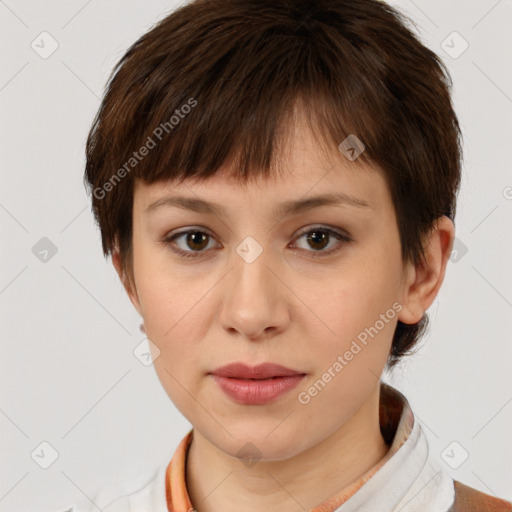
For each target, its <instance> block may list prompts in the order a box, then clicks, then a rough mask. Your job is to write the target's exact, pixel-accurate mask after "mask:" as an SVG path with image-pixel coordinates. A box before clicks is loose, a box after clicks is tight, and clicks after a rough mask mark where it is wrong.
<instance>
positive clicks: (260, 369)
mask: <svg viewBox="0 0 512 512" xmlns="http://www.w3.org/2000/svg"><path fill="white" fill-rule="evenodd" d="M211 375H212V378H213V379H214V380H215V382H217V384H218V385H219V386H220V388H221V389H222V391H224V392H225V393H226V394H227V395H228V396H230V397H231V398H232V399H234V400H235V401H236V402H239V403H242V404H247V405H261V404H265V403H268V402H271V401H273V400H276V399H277V398H278V397H280V396H281V395H283V394H284V393H286V392H288V391H290V390H291V389H293V388H294V387H296V386H297V385H298V384H299V382H300V381H301V380H302V379H303V378H304V376H305V374H304V373H300V372H297V371H295V370H291V369H289V368H285V367H284V366H281V365H278V364H274V363H263V364H260V365H258V366H254V367H251V366H247V365H246V364H244V363H233V364H229V365H226V366H223V367H221V368H218V369H217V370H214V371H213V372H211Z"/></svg>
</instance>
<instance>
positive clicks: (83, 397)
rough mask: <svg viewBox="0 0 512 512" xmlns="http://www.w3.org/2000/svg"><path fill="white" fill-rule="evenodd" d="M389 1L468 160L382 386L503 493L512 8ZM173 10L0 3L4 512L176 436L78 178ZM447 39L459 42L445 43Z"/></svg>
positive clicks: (165, 448) (511, 320)
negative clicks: (425, 293) (404, 351)
mask: <svg viewBox="0 0 512 512" xmlns="http://www.w3.org/2000/svg"><path fill="white" fill-rule="evenodd" d="M391 3H392V4H393V5H396V6H399V7H401V8H403V9H404V10H405V11H406V12H407V13H408V14H409V15H410V16H411V17H412V18H413V20H415V22H416V23H417V26H418V29H419V30H420V34H421V38H422V40H423V41H424V43H425V44H427V45H428V46H429V47H430V48H432V49H433V50H434V51H436V52H437V53H438V54H440V55H441V56H442V57H443V59H444V61H445V62H446V63H447V64H448V66H449V69H450V71H451V74H452V77H453V80H454V100H455V107H456V110H457V112H458V115H459V119H460V122H461V124H462V128H463V132H464V136H465V164H464V178H463V185H462V191H461V194H460V196H459V210H458V214H457V219H456V234H457V238H458V239H459V240H460V244H459V247H462V250H460V251H459V252H458V255H457V257H455V255H454V257H453V261H451V262H450V263H449V265H448V269H447V276H446V278H445V283H444V285H443V288H442V290H441V292H440V294H439V296H438V298H437V299H436V301H435V303H434V305H433V306H432V307H431V308H430V310H429V312H430V314H431V317H432V328H431V331H430V334H429V336H428V338H427V339H426V340H425V343H424V346H423V348H422V350H421V351H420V352H419V354H418V355H417V356H416V357H415V358H414V359H412V360H410V361H408V362H407V363H404V364H401V365H400V367H399V368H398V369H397V370H396V372H395V375H394V376H391V377H388V379H387V380H388V381H390V382H391V383H392V384H394V385H395V386H396V387H398V388H399V389H400V390H401V391H403V392H404V393H405V395H406V396H407V397H408V399H409V401H410V403H411V405H412V407H413V410H414V411H415V413H416V414H417V417H418V419H419V420H420V421H421V423H422V425H423V427H424V429H425V431H426V434H427V436H428V438H429V442H430V445H431V448H432V450H433V452H434V453H435V454H436V456H437V457H438V458H439V461H440V462H441V464H444V466H445V467H446V468H447V470H448V471H449V472H450V473H451V474H452V475H453V476H454V477H455V478H456V479H459V480H461V481H463V482H465V483H466V484H468V485H471V486H473V487H476V488H477V489H480V490H482V491H484V492H486V493H489V494H497V495H499V496H502V497H506V498H508V499H512V471H511V462H510V461H511V460H512V441H511V440H510V432H512V376H511V371H510V368H511V361H512V358H511V356H512V343H511V339H510V332H511V330H512V273H511V271H510V264H511V254H512V236H511V234H512V230H511V228H510V225H511V221H512V174H511V171H510V169H511V167H510V160H509V150H510V141H511V140H512V137H511V135H512V133H511V132H512V130H511V125H512V116H511V113H512V99H511V97H512V80H511V74H512V72H511V69H512V66H511V60H510V57H511V50H510V49H511V48H512V30H511V21H512V2H511V1H510V0H501V1H497V2H494V1H489V2H486V1H476V0H473V1H470V2H468V1H462V0H459V1H452V2H445V1H440V0H436V1H432V0H431V1H428V2H427V1H426V0H416V2H413V1H410V0H404V1H400V2H391ZM176 6H177V3H174V2H171V1H163V0H158V1H155V0H154V1H151V2H148V1H142V0H130V1H126V0H125V1H121V0H108V1H99V0H90V1H88V2H87V1H83V0H73V1H68V2H60V1H55V0H52V1H45V2H38V1H34V0H32V1H20V0H6V1H0V38H1V47H2V65H1V69H0V106H1V135H0V140H1V143H0V146H1V147H0V151H1V154H0V155H1V159H0V162H1V171H2V174H1V180H2V181H1V187H0V221H1V240H2V243H1V275H0V307H1V318H0V320H1V348H0V354H1V374H0V375H1V394H0V432H1V434H0V454H1V460H0V510H1V511H9V512H11V511H22V510H23V511H26V510H32V511H34V512H38V511H45V510H51V509H52V508H53V509H54V510H64V508H65V506H66V505H67V504H71V503H73V502H75V501H77V500H79V499H83V498H84V497H85V496H91V495H93V494H94V493H95V492H96V490H97V489H98V488H99V487H101V486H103V485H104V484H105V483H106V482H112V481H113V480H117V479H119V480H124V479H126V478H130V477H131V476H133V475H136V474H137V473H139V472H140V471H142V470H146V469H147V468H151V467H153V466H156V465H158V464H161V463H164V462H167V461H168V460H170V458H171V456H172V454H173V453H174V450H175V448H176V446H177V445H178V443H179V441H180V440H181V439H182V437H183V436H184V435H185V433H186V432H187V431H188V430H189V428H190V425H189V423H188V422H187V421H186V420H185V419H184V418H182V417H181V415H180V413H179V412H178V411H177V410H176V409H175V407H174V406H173V404H172V403H171V401H170V400H169V399H168V398H167V395H166V394H165V393H164V391H163V389H162V388H161V386H160V383H159V381H158V379H157V377H156V375H155V373H154V370H153V368H152V367H151V366H149V367H146V366H144V365H143V364H141V362H140V361H139V360H138V359H137V358H136V357H134V355H133V353H132V351H133V350H134V348H135V347H136V346H137V345H138V344H139V343H140V342H141V340H143V338H144V336H143V335H141V333H140V332H139V329H138V327H139V322H140V319H139V318H138V315H137V313H136V311H135V310H134V309H133V307H132V305H131V303H130V302H129V300H128V298H127V297H126V296H125V293H124V291H123V289H122V287H121V285H120V283H119V282H118V279H117V275H116V274H115V271H114V269H113V267H112V265H111V263H110V260H109V261H105V260H104V259H103V256H102V253H101V247H100V237H99V232H98V231H97V229H96V227H95V225H94V223H93V218H92V215H91V213H90V205H89V201H88V198H87V196H86V194H85V191H84V187H83V185H82V174H83V168H84V145H85V139H86V135H87V133H88V130H89V128H90V124H91V122H92V119H93V116H94V114H95V113H96V110H97V108H98V106H99V102H100V97H101V95H102V92H103V87H104V85H105V82H106V80H107V76H108V74H109V72H110V70H111V69H112V67H113V66H114V64H115V63H116V62H117V60H118V59H119V58H120V57H121V56H122V54H123V53H124V51H125V50H126V49H127V48H128V47H129V45H130V44H131V43H132V42H134V41H135V40H136V39H137V38H138V37H139V36H140V35H142V34H143V33H144V32H146V31H147V30H148V29H149V28H150V27H151V26H152V25H153V24H154V23H155V22H156V21H158V20H160V19H161V18H162V17H164V16H165V15H166V14H167V13H168V12H170V11H172V10H173V9H174V8H175V7H176ZM43 31H47V32H48V33H49V34H51V36H52V37H53V38H54V39H55V40H56V41H57V42H58V45H59V46H58V49H57V50H56V51H55V52H54V53H53V54H52V55H51V56H50V57H48V58H46V59H43V58H41V57H40V55H39V54H38V53H36V52H35V51H34V50H33V49H32V47H31V43H32V41H34V40H35V41H36V43H37V42H38V41H40V37H41V36H39V35H40V34H41V32H43ZM453 31H457V32H458V33H459V34H460V35H461V36H462V37H463V38H464V39H465V40H466V41H467V42H468V43H469V48H468V49H467V50H466V51H465V52H464V53H462V55H460V56H459V57H458V58H452V57H450V56H449V55H447V53H446V52H445V51H444V49H443V47H442V46H441V45H442V42H443V41H445V40H446V38H447V37H448V36H450V34H451V33H452V32H453ZM450 41H454V42H453V43H451V42H450ZM38 44H39V45H40V46H42V43H40V42H39V43H38ZM445 44H450V45H452V46H453V49H452V52H453V51H457V50H458V49H460V48H461V46H460V41H457V40H456V39H455V40H454V39H453V36H450V37H449V39H448V40H447V43H445ZM45 45H46V46H45V48H49V46H48V40H47V41H46V43H45ZM507 48H508V50H507ZM42 237H48V238H49V239H50V240H51V241H52V242H53V244H55V246H56V247H57V249H58V251H57V253H56V254H55V255H54V256H53V257H49V256H50V255H51V253H50V255H49V256H48V261H46V262H42V261H40V259H38V258H37V257H36V256H35V255H34V254H33V252H32V248H33V246H34V245H35V244H36V243H37V242H38V241H39V240H40V239H41V238H42ZM457 243H459V242H457ZM462 244H463V245H462ZM464 247H466V248H467V252H466V253H465V254H464ZM43 441H46V442H48V443H50V445H51V446H52V447H53V448H54V449H55V450H56V451H57V452H58V455H59V456H58V459H57V460H56V461H55V463H53V464H52V465H51V466H50V467H49V468H48V469H46V470H45V469H42V468H41V467H40V466H39V465H38V464H37V463H36V462H35V461H34V460H33V459H32V458H31V453H32V452H33V451H34V450H36V449H38V450H39V451H37V450H36V453H39V455H40V457H39V461H42V460H43V459H44V457H47V456H48V453H49V451H48V449H46V451H45V450H44V445H43V452H44V456H43V455H42V454H43V452H41V451H40V450H41V447H40V443H41V442H43ZM453 441H456V442H457V443H458V445H456V446H455V451H454V452H450V451H449V454H450V455H451V456H452V460H453V459H454V458H455V459H457V458H458V457H460V455H461V453H462V451H461V450H462V449H464V450H466V451H467V452H468V453H469V457H468V459H467V460H466V461H465V462H464V463H463V464H462V465H461V466H460V467H459V468H458V469H452V468H451V467H449V465H448V464H447V462H446V461H445V459H443V457H442V456H441V454H442V452H443V450H444V449H445V448H446V447H447V446H448V445H450V443H452V442H453ZM461 447H462V448H461ZM35 458H36V459H37V457H35ZM452 465H453V463H452Z"/></svg>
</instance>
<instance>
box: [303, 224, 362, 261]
mask: <svg viewBox="0 0 512 512" xmlns="http://www.w3.org/2000/svg"><path fill="white" fill-rule="evenodd" d="M300 239H304V240H305V241H306V245H307V246H306V247H304V245H303V246H302V247H301V246H300V244H297V245H296V247H299V248H300V249H304V250H305V251H306V252H307V253H310V255H311V256H313V257H317V256H318V257H319V256H329V255H330V254H333V253H335V252H337V251H339V250H340V249H341V248H342V247H343V246H344V245H345V244H348V243H349V242H351V241H352V238H350V236H349V235H346V234H344V233H338V232H337V231H335V230H333V229H329V228H325V227H321V226H320V227H314V228H309V230H307V231H303V232H302V234H300V235H299V236H298V237H297V240H300ZM331 242H334V244H331ZM328 246H331V247H330V248H329V249H327V250H324V249H325V248H326V247H328Z"/></svg>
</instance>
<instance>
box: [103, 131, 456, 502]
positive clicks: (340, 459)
mask: <svg viewBox="0 0 512 512" xmlns="http://www.w3.org/2000/svg"><path fill="white" fill-rule="evenodd" d="M326 155H327V153H326V152H325V151H323V150H322V148H321V146H320V145H319V144H318V143H317V141H316V139H315V138H314V136H313V134H312V133H311V132H310V131H309V129H307V128H306V124H305V123H302V124H301V123H296V125H295V128H294V131H293V137H292V138H291V140H290V142H289V144H287V147H286V156H287V157H286V158H285V159H284V162H286V165H285V169H286V172H285V173H284V174H281V175H279V177H278V178H277V177H274V178H273V179H267V180H265V179H263V178H262V179H258V180H257V181H255V182H251V183H250V184H247V185H241V184H236V183H235V182H234V181H233V180H232V179H231V178H230V176H229V166H225V167H223V168H222V169H221V170H220V171H219V172H218V173H217V174H216V175H215V176H214V177H212V178H210V179H208V180H206V181H202V182H201V181H194V180H190V179H187V181H185V182H184V183H182V184H180V185H176V184H173V183H169V182H166V183H155V184H151V185H146V184H144V183H142V182H140V181H137V182H136V186H135V192H134V207H133V267H132V275H133V286H130V282H129V280H128V279H127V277H126V275H125V273H124V272H123V269H122V267H121V259H120V256H119V253H118V252H114V253H113V263H114V266H115V267H116V270H117V272H118V273H119V276H120V278H121V279H122V281H123V283H124V285H125V288H126V291H127V293H128V295H129V297H130V300H131V301H132V303H133V305H134V306H135V308H136V309H137V311H138V312H139V314H140V315H141V316H142V318H143V320H144V324H145V329H146V333H147V336H148V338H149V339H150V340H151V341H152V342H153V343H154V344H155V345H156V346H157V347H158V348H159V350H160V355H159V357H157V359H156V360H155V362H154V366H155V369H156V372H157V375H158V378H159V379H160V381H161V383H162V385H163V387H164V389H165V391H166V392H167V394H168V396H169V397H170V399H171V400H172V401H173V402H174V404H175V405H176V407H177V408H178V409H179V410H180V411H181V412H182V414H183V415H184V416H185V417H186V418H187V420H188V421H189V422H190V423H191V424H192V425H193V427H194V440H193V442H192V444H191V447H190V451H189V455H188V459H187V472H186V480H187V488H188V493H189V496H190V498H191V502H192V504H193V506H194V508H195V509H196V510H197V511H199V512H213V511H218V510H224V511H226V512H230V511H235V510H236V511H240V510H243V511H244V512H250V511H261V510H281V511H283V512H286V511H290V512H291V511H294V512H295V511H302V510H304V509H305V510H309V509H310V508H313V507H315V506H318V505H319V504H321V503H322V502H323V501H325V500H327V499H328V498H330V497H331V496H333V495H334V494H336V493H338V492H339V491H340V490H342V489H344V488H345V487H347V486H349V485H350V484H351V483H353V482H354V481H356V480H357V479H358V478H359V477H360V476H361V475H363V474H364V473H366V472H367V471H368V470H369V469H370V468H372V467H373V466H374V465H375V464H377V463H378V462H379V461H380V460H381V459H382V457H384V456H385V454H386V453H387V451H388V449H389V447H388V446H387V445H386V444H385V443H384V440H383V438H382V436H381V433H380V429H379V420H378V408H379V392H380V388H379V384H380V380H379V379H380V376H381V374H382V372H383V369H384V365H385V363H386V360H387V357H388V354H389V350H390V347H391V342H392V338H393V332H394V330H395V327H396V323H397V321H398V320H400V321H402V322H404V323H407V324H411V323H416V322H418V321H419V320H420V319H421V316H422V314H423V312H424V311H426V310H427V309H428V307H429V306H430V305H431V304H432V302H433V301H434V299H435V297H436V295H437V293H438V290H439V288H440V286H441V284H442V281H443V279H444V274H445V269H446V265H447V261H448V258H449V255H450V253H451V250H452V245H453V238H454V227H453V223H452V222H451V221H450V220H449V219H448V218H447V217H441V218H440V219H438V223H437V226H436V228H435V229H434V230H433V232H432V234H431V235H430V237H429V238H428V239H426V240H425V247H426V256H427V265H424V266H417V267H415V266H413V265H412V264H410V263H406V264H404V263H403V262H402V260H401V255H400V238H399V233H398V227H397V222H396V217H395V211H394V207H393V203H392V200H391V196H390V193H389V189H388V187H387V184H386V182H385V180H384V177H383V175H382V173H381V171H380V170H379V169H376V168H371V167H365V168H358V167H355V166H354V165H353V164H352V163H351V162H349V161H348V160H347V159H345V157H344V156H343V155H341V153H334V152H333V153H332V154H330V155H329V157H327V156H326ZM333 190H335V191H343V192H345V193H347V194H350V195H352V196H356V197H358V198H360V199H363V200H365V201H367V202H368V203H369V205H370V207H368V208H357V207H353V206H349V205H346V204H344V205H337V206H336V205H329V206H321V207H318V208H315V209H312V210H310V211H307V212H302V213H300V214H298V215H288V216H285V217H279V218H276V217H275V216H273V214H272V211H273V209H274V208H275V207H277V205H279V204H280V203H281V202H282V201H286V200H289V199H302V198H304V197H310V196H312V195H317V194H322V193H326V192H327V193H329V192H332V191H333ZM171 194H172V195H178V194H179V195H186V196H188V197H193V198H201V199H203V200H207V201H210V202H215V203H217V204H219V205H221V206H223V207H224V208H225V210H226V211H225V216H224V215H222V216H221V215H214V214H207V213H198V212H193V211H190V210H186V209H182V208H178V207H175V206H161V207H158V208H155V209H154V210H153V211H152V212H151V213H150V214H148V213H146V209H147V208H148V206H149V205H150V204H152V203H153V202H155V201H157V200H158V199H161V198H162V197H165V196H168V195H171ZM319 225H320V226H322V227H323V228H332V229H334V230H339V231H341V232H345V233H346V234H348V235H349V236H350V238H351V239H352V241H350V242H343V241H339V240H337V239H336V238H335V237H334V235H331V236H330V237H329V239H328V242H326V243H325V245H326V247H324V246H322V244H321V243H319V242H318V239H317V241H316V245H315V243H314V242H313V243H312V242H309V243H308V239H307V234H306V235H304V234H303V232H304V231H306V232H307V229H309V228H310V227H311V228H316V227H318V226H319ZM304 228H305V229H304ZM186 229H192V230H193V231H199V230H201V231H204V232H205V233H207V234H209V235H211V238H208V239H207V240H208V241H207V242H205V243H204V244H203V245H201V244H200V243H198V242H197V241H194V240H192V241H190V240H189V241H188V244H187V237H186V235H185V236H182V237H180V238H179V239H177V240H174V244H175V245H174V247H176V246H177V247H178V248H181V249H182V250H183V251H188V252H189V253H194V254H197V253H198V252H200V253H201V251H202V253H201V254H202V256H201V257H198V258H186V257H183V256H180V255H178V254H176V253H174V252H173V251H172V249H171V247H172V245H165V244H164V243H163V242H162V240H164V239H165V238H166V236H168V235H169V234H170V233H171V234H174V233H176V232H177V231H184V230H186ZM342 230H343V231H342ZM310 234H311V233H310ZM299 235H300V237H299ZM247 236H251V237H253V238H254V239H255V240H256V241H257V242H258V244H259V245H260V246H261V248H262V250H263V252H262V253H261V254H260V256H259V257H258V258H257V259H256V260H255V261H254V262H252V263H250V264H249V263H247V262H246V261H245V260H244V259H243V258H242V257H240V256H239V254H238V253H237V252H236V248H237V247H238V246H239V244H240V243H241V241H242V240H244V239H245V238H246V237H247ZM198 247H199V249H198ZM335 247H338V248H339V250H338V251H336V252H334V253H333V254H330V255H322V254H321V253H322V251H323V252H324V253H325V252H328V251H329V250H330V249H333V248H335ZM194 251H195V252H194ZM315 254H316V255H317V256H316V257H315ZM395 302H398V303H399V304H401V306H402V309H401V310H400V312H399V313H398V314H396V315H395V317H394V318H393V319H392V320H390V321H389V322H388V323H386V324H385V326H384V328H382V329H381V330H380V331H379V333H378V335H376V336H374V337H373V338H370V339H369V342H368V344H367V345H366V346H365V347H364V348H363V349H362V350H361V351H360V352H359V353H358V354H357V355H356V356H354V358H353V359H352V360H351V361H350V362H348V364H347V365H346V366H344V367H343V370H342V371H340V372H338V373H336V376H335V377H334V378H332V380H331V381H330V382H329V383H328V384H327V385H326V386H325V387H324V388H323V389H322V390H321V391H320V392H319V393H318V394H317V395H316V396H314V397H312V398H311V400H310V401H309V403H307V404H302V403H300V402H299V401H298V395H299V393H300V392H304V391H307V390H308V389H309V388H310V387H311V386H312V384H313V383H314V382H315V381H317V380H318V379H320V378H321V377H322V374H324V373H325V372H326V371H327V370H328V368H329V367H332V366H333V364H334V362H335V361H336V360H337V357H338V356H339V355H343V354H344V353H345V352H346V351H347V350H348V349H349V348H350V345H351V343H352V341H353V340H355V339H356V337H357V335H358V334H359V333H360V332H361V331H363V330H364V329H365V327H370V326H373V325H374V324H375V322H376V321H377V320H378V319H379V318H380V315H381V314H383V313H386V311H388V310H389V309H390V308H392V304H393V303H395ZM235 361H242V362H245V363H247V364H252V365H254V364H258V363H260V362H264V361H270V362H276V363H278V364H282V365H283V366H286V367H288V368H292V369H294V370H298V371H301V372H303V373H306V376H305V378H304V379H303V381H302V382H301V383H300V384H299V386H298V387H297V388H295V389H293V390H292V391H290V392H288V393H286V394H285V395H283V396H281V397H280V398H279V399H278V400H277V401H275V402H273V403H269V404H265V405H242V404H239V403H236V402H234V401H233V400H232V399H231V398H229V397H228V396H227V395H225V394H224V392H223V391H222V390H221V389H220V388H219V386H218V385H217V384H216V382H214V381H213V380H212V378H211V376H209V375H208V372H210V371H212V370H214V369H216V368H218V367H220V366H223V365H225V364H227V363H230V362H235ZM248 442H251V443H253V444H254V445H255V446H256V447H257V449H258V450H259V452H260V453H261V458H260V459H259V460H258V462H257V463H256V464H255V465H253V466H250V467H249V466H248V465H247V464H245V463H244V461H243V460H241V459H240V458H239V456H237V453H238V452H239V450H240V449H242V448H243V447H244V446H245V445H246V443H248ZM333 475H336V478H333Z"/></svg>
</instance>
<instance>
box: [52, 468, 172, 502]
mask: <svg viewBox="0 0 512 512" xmlns="http://www.w3.org/2000/svg"><path fill="white" fill-rule="evenodd" d="M165 472H166V465H160V466H158V467H156V468H153V469H151V470H148V471H145V472H144V473H142V474H139V475H137V476H135V477H133V478H130V480H129V482H120V481H118V480H112V481H111V482H109V483H108V484H106V485H104V486H103V487H100V488H99V489H97V491H96V492H95V493H94V494H93V495H91V496H90V497H87V496H84V497H82V498H80V499H79V500H78V501H76V502H75V503H73V504H72V505H67V506H63V507H61V508H60V509H59V510H58V511H54V512H98V510H101V511H103V512H128V511H133V512H139V511H145V512H147V510H151V511H152V512H167V501H166V495H165ZM52 512H53V511H52Z"/></svg>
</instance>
